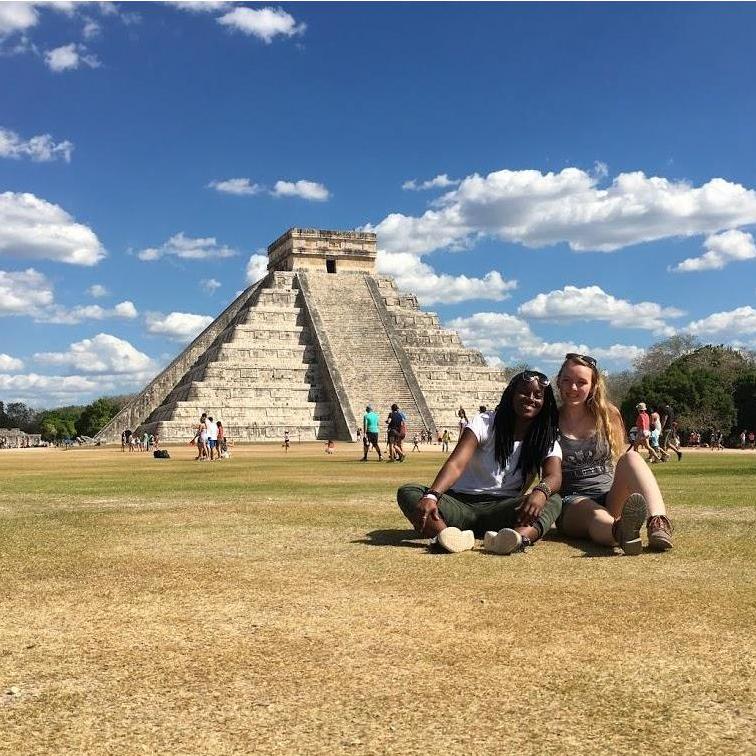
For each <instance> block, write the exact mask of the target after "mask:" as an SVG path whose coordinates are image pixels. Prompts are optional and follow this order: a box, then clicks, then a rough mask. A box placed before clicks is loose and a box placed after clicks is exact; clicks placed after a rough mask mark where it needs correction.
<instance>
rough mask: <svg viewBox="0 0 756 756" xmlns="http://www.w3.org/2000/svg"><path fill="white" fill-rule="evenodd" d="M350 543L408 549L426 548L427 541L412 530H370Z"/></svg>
mask: <svg viewBox="0 0 756 756" xmlns="http://www.w3.org/2000/svg"><path fill="white" fill-rule="evenodd" d="M352 543H364V544H367V545H368V546H403V547H404V548H408V549H427V548H428V541H427V540H426V539H421V538H420V536H418V534H417V532H416V531H414V530H406V529H405V530H396V529H391V530H371V531H370V532H369V533H365V537H364V538H358V539H357V540H356V541H352Z"/></svg>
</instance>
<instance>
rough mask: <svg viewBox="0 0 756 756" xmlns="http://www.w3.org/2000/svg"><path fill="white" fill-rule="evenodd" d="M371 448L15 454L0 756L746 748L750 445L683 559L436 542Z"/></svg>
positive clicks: (752, 682)
mask: <svg viewBox="0 0 756 756" xmlns="http://www.w3.org/2000/svg"><path fill="white" fill-rule="evenodd" d="M432 449H433V450H432V451H431V450H430V449H429V447H424V450H423V452H422V453H419V454H418V453H415V454H412V455H408V460H407V462H405V463H404V464H401V465H400V464H394V465H387V464H385V463H384V464H378V463H377V462H375V461H371V462H369V463H367V464H362V463H361V462H359V461H358V460H359V456H360V454H359V450H358V448H357V447H356V446H353V445H346V444H339V445H338V447H337V453H336V454H335V455H333V456H332V457H329V456H326V455H325V454H323V447H322V445H321V444H317V445H301V446H299V445H297V444H295V445H294V446H293V448H292V451H291V452H290V453H289V454H288V455H284V453H283V450H282V449H281V448H280V447H278V446H277V445H276V446H271V447H264V446H253V447H248V448H244V449H237V450H236V452H235V453H234V456H233V459H231V460H225V461H223V462H220V463H213V464H199V463H194V462H193V461H192V450H191V449H190V448H189V447H183V448H176V449H172V450H171V453H172V456H173V458H172V459H171V460H154V459H152V458H151V456H148V455H146V454H136V453H135V454H122V453H121V452H120V450H112V449H76V450H72V451H66V452H64V451H61V450H57V449H50V450H18V451H9V452H0V480H2V488H1V489H0V490H1V491H2V493H0V558H1V561H0V565H1V567H0V569H1V570H2V577H1V579H0V597H1V598H2V601H1V611H0V686H2V687H1V688H0V752H8V753H14V754H33V753H49V754H56V755H57V754H79V753H107V754H134V753H135V754H138V753H150V754H152V753H160V754H195V753H196V754H205V753H208V754H225V753H251V752H259V753H266V754H279V753H280V754H283V753H287V754H289V753H298V754H299V753H301V754H309V753H337V754H338V753H360V754H363V753H364V754H384V753H401V754H408V753H447V754H448V753H515V752H517V753H523V754H531V753H532V754H563V753H580V754H591V753H596V754H599V753H607V752H611V753H617V752H622V753H625V754H633V753H651V752H653V753H662V754H667V753H669V754H685V753H690V754H708V753H711V754H715V753H716V754H728V753H732V754H744V753H756V708H755V704H754V701H755V700H756V536H755V535H754V531H755V529H754V526H755V525H756V506H755V501H756V453H741V454H737V453H711V452H699V453H686V454H685V457H684V459H683V461H682V462H680V463H677V462H670V463H668V464H666V465H659V466H657V467H655V468H654V471H655V472H656V474H657V476H658V478H659V481H660V484H661V487H662V491H663V492H664V494H665V498H666V500H667V503H668V506H669V508H670V510H671V514H672V518H673V521H674V523H675V526H676V531H675V548H674V550H673V551H672V552H669V553H666V554H652V553H644V554H643V556H641V557H638V558H629V557H624V556H622V555H621V554H620V553H619V552H617V553H614V552H612V551H611V550H607V549H602V548H598V547H593V546H591V545H589V544H586V543H580V542H572V543H565V542H563V541H560V540H557V539H556V538H548V539H546V540H544V541H543V542H542V543H539V544H538V545H537V546H536V547H535V548H534V549H532V550H530V551H529V552H528V553H526V554H517V555H513V556H510V557H500V556H494V555H488V554H485V553H483V552H482V551H477V550H476V551H473V552H467V553H464V554H458V555H441V554H432V553H429V552H428V551H427V549H426V548H425V547H424V542H423V541H419V540H417V539H416V538H415V537H414V534H413V532H412V531H410V530H408V527H407V524H406V523H405V521H404V520H403V518H402V516H401V514H400V513H399V511H398V509H397V507H396V503H395V499H394V495H395V490H396V487H397V485H398V484H400V483H402V482H408V481H413V480H414V481H418V482H430V480H431V479H432V478H433V475H434V473H435V471H436V469H437V468H438V467H439V465H440V463H441V460H442V457H441V455H440V453H439V452H438V451H436V449H437V447H432Z"/></svg>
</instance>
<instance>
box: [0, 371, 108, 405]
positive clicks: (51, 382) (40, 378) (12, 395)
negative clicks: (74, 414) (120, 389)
mask: <svg viewBox="0 0 756 756" xmlns="http://www.w3.org/2000/svg"><path fill="white" fill-rule="evenodd" d="M106 390H108V386H107V385H106V384H104V383H103V381H102V380H101V379H100V378H97V379H94V378H87V377H85V376H80V375H40V374H39V373H27V374H17V375H8V374H5V373H0V392H2V395H3V396H4V397H5V398H6V399H7V400H8V401H11V402H26V403H27V404H28V405H30V406H32V407H37V408H40V407H54V406H56V405H60V404H69V403H72V402H74V401H78V400H84V399H85V397H90V396H93V395H95V394H97V395H101V394H102V393H103V391H106Z"/></svg>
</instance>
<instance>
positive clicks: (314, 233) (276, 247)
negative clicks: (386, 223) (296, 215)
mask: <svg viewBox="0 0 756 756" xmlns="http://www.w3.org/2000/svg"><path fill="white" fill-rule="evenodd" d="M375 240H376V236H375V234H369V233H363V232H361V231H323V230H321V229H317V228H290V229H289V230H288V231H287V232H286V233H285V234H282V235H281V236H279V237H278V239H276V240H275V241H274V242H273V243H272V244H271V245H269V246H268V270H269V271H271V270H312V271H322V272H325V273H346V272H347V271H363V272H365V273H374V272H375Z"/></svg>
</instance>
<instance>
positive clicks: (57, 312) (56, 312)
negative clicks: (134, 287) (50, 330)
mask: <svg viewBox="0 0 756 756" xmlns="http://www.w3.org/2000/svg"><path fill="white" fill-rule="evenodd" d="M138 316H139V313H138V312H137V309H136V307H134V303H133V302H130V301H128V300H126V301H125V302H119V303H118V304H117V305H116V306H115V307H113V308H111V309H107V308H105V307H100V305H76V306H75V307H64V306H63V305H53V306H52V307H49V308H48V309H47V310H45V311H43V312H39V313H37V314H36V316H35V320H36V322H38V323H55V324H56V325H75V324H76V323H81V322H83V321H85V320H106V319H109V318H123V319H125V320H134V319H135V318H137V317H138Z"/></svg>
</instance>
